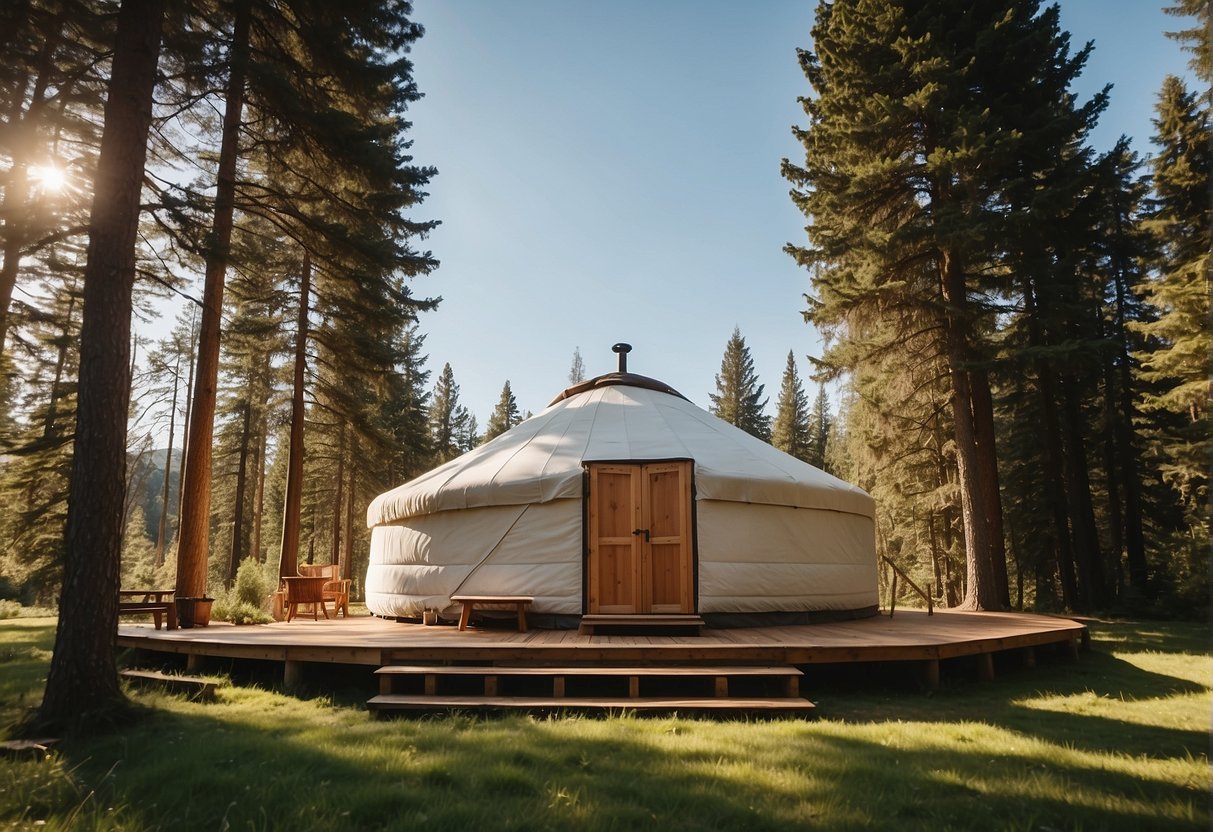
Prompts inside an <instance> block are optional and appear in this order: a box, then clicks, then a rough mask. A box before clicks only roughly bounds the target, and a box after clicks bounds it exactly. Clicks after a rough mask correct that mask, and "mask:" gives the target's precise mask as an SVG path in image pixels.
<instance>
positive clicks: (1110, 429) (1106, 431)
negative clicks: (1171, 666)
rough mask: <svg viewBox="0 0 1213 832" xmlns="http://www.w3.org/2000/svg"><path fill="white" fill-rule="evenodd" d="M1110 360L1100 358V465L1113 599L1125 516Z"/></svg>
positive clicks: (1119, 591)
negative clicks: (1105, 491) (1105, 495)
mask: <svg viewBox="0 0 1213 832" xmlns="http://www.w3.org/2000/svg"><path fill="white" fill-rule="evenodd" d="M1113 363H1114V360H1113V358H1112V357H1111V356H1108V357H1107V358H1106V359H1105V361H1104V367H1103V371H1104V372H1103V375H1104V401H1103V465H1104V474H1105V476H1106V477H1107V480H1108V535H1109V537H1110V545H1111V548H1112V551H1111V556H1112V559H1113V560H1114V561H1115V563H1114V567H1115V568H1114V574H1115V575H1116V584H1115V586H1116V592H1115V597H1116V598H1123V597H1124V589H1125V572H1124V565H1123V564H1124V559H1123V558H1122V553H1123V552H1124V551H1125V517H1124V511H1123V510H1122V508H1121V504H1122V497H1121V488H1122V485H1121V482H1120V475H1121V471H1120V466H1119V464H1118V463H1117V461H1116V457H1117V455H1118V451H1117V447H1116V445H1117V439H1118V438H1119V432H1118V430H1117V429H1118V427H1119V426H1118V425H1117V424H1116V422H1117V418H1116V417H1117V413H1116V398H1117V392H1116V388H1117V378H1116V368H1115V367H1114V366H1113Z"/></svg>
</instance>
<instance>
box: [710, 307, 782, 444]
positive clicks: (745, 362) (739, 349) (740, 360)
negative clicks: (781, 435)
mask: <svg viewBox="0 0 1213 832" xmlns="http://www.w3.org/2000/svg"><path fill="white" fill-rule="evenodd" d="M763 389H764V388H763V385H761V384H759V383H758V373H757V372H755V370H754V359H753V357H752V356H751V355H750V348H749V347H747V346H746V343H745V338H743V337H741V328H740V327H734V329H733V335H732V336H731V337H730V338H729V340H728V343H727V344H725V347H724V357H723V358H722V359H721V361H720V373H719V374H718V375H717V376H716V392H715V393H709V394H708V398H710V399H711V400H712V407H711V411H712V413H714V414H715V415H716V416H719V417H720V418H721V419H723V420H724V421H726V422H728V423H729V424H730V425H736V426H737V427H739V428H741V429H742V430H744V431H745V432H746V433H748V434H751V435H753V436H757V437H758V438H759V439H761V440H763V441H770V439H771V417H769V416H767V415H766V406H767V399H764V398H763V397H762V393H763Z"/></svg>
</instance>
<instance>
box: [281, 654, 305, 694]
mask: <svg viewBox="0 0 1213 832" xmlns="http://www.w3.org/2000/svg"><path fill="white" fill-rule="evenodd" d="M302 682H303V662H298V661H294V660H293V659H287V660H286V661H284V662H283V663H282V684H283V685H285V686H286V687H288V688H294V687H298V686H299V685H300V683H302Z"/></svg>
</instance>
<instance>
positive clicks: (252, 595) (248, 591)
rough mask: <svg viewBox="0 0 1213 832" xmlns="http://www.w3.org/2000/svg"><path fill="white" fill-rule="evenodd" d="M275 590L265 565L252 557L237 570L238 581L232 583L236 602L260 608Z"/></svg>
mask: <svg viewBox="0 0 1213 832" xmlns="http://www.w3.org/2000/svg"><path fill="white" fill-rule="evenodd" d="M273 591H274V586H273V582H272V581H271V580H270V577H269V575H267V574H266V571H265V567H264V566H262V565H261V564H259V563H257V561H255V560H253V559H252V558H248V559H247V560H245V561H244V562H243V563H241V564H240V568H239V569H237V570H236V582H235V583H234V584H232V595H233V596H235V597H234V599H233V600H234V601H235V602H237V603H241V604H248V605H249V606H252V607H256V608H258V609H260V608H261V606H262V605H263V604H264V603H265V599H266V598H267V597H269V594H270V593H271V592H273Z"/></svg>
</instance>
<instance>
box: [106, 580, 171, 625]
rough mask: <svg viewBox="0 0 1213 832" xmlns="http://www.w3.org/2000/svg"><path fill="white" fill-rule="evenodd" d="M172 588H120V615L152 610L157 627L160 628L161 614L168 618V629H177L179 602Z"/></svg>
mask: <svg viewBox="0 0 1213 832" xmlns="http://www.w3.org/2000/svg"><path fill="white" fill-rule="evenodd" d="M173 593H174V590H171V589H120V590H118V615H134V614H136V613H145V612H150V613H151V614H152V621H153V622H155V624H156V629H157V630H159V629H160V616H162V615H166V616H167V618H168V629H170V630H175V629H177V604H176V603H175V602H174V601H173V597H172V596H173Z"/></svg>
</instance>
